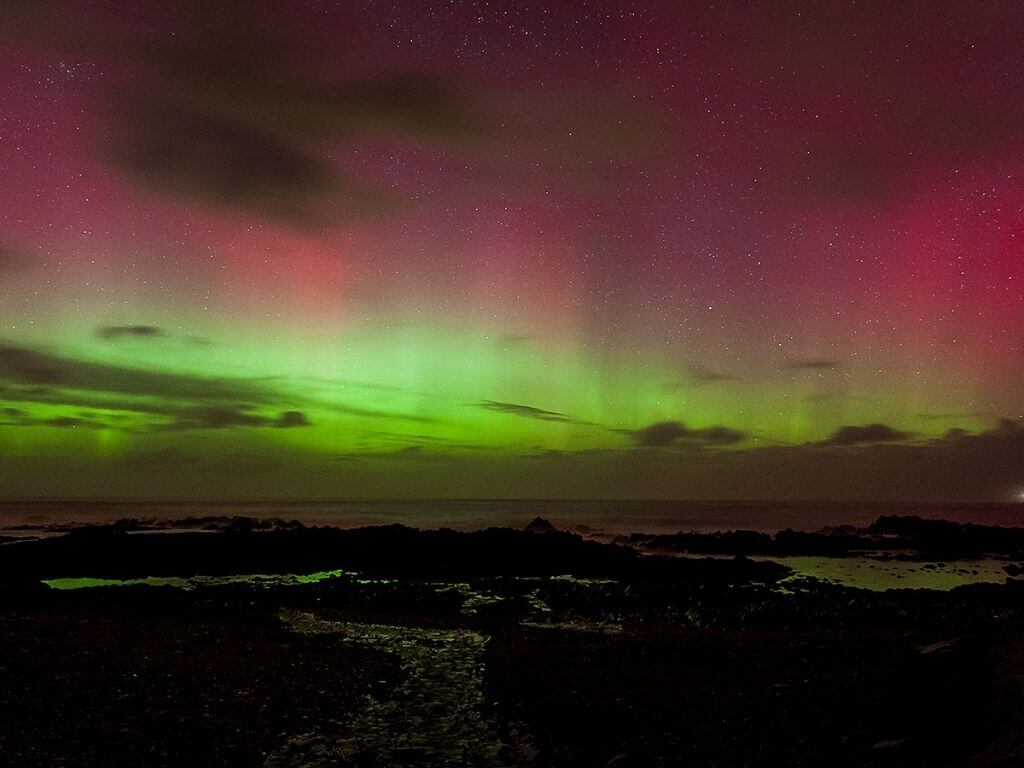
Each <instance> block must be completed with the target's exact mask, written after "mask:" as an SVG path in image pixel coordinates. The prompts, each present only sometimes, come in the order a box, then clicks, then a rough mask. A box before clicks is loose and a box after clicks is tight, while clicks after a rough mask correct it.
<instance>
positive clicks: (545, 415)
mask: <svg viewBox="0 0 1024 768" xmlns="http://www.w3.org/2000/svg"><path fill="white" fill-rule="evenodd" d="M477 407H479V408H486V409H487V410H489V411H497V412H499V413H510V414H512V415H514V416H522V417H524V418H527V419H537V420H538V421H562V422H571V421H572V419H571V418H569V417H568V416H566V415H565V414H564V413H558V412H557V411H545V410H544V409H543V408H534V407H533V406H532V405H518V404H516V403H500V402H496V401H494V400H484V401H482V402H480V403H477Z"/></svg>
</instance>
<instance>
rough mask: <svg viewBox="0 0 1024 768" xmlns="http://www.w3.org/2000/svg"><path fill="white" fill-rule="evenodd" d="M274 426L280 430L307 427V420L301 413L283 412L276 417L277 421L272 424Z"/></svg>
mask: <svg viewBox="0 0 1024 768" xmlns="http://www.w3.org/2000/svg"><path fill="white" fill-rule="evenodd" d="M274 426H275V427H280V428H282V429H288V428H291V427H308V426H309V419H308V418H307V417H306V414H304V413H303V412H302V411H285V412H284V413H282V414H281V415H280V416H279V417H278V419H277V421H276V422H274Z"/></svg>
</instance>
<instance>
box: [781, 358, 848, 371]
mask: <svg viewBox="0 0 1024 768" xmlns="http://www.w3.org/2000/svg"><path fill="white" fill-rule="evenodd" d="M840 365H841V363H840V362H839V361H838V360H826V359H823V358H810V359H807V360H789V361H787V362H785V363H783V365H782V367H783V368H787V369H789V370H791V371H831V370H834V369H836V368H839V367H840Z"/></svg>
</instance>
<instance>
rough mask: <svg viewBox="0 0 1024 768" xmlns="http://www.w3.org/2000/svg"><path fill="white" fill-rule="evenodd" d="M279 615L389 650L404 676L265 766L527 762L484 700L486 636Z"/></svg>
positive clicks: (296, 627)
mask: <svg viewBox="0 0 1024 768" xmlns="http://www.w3.org/2000/svg"><path fill="white" fill-rule="evenodd" d="M281 618H282V620H283V621H284V623H285V625H286V626H288V627H289V629H291V630H292V631H293V632H297V633H299V634H302V635H326V636H329V637H330V639H332V640H334V641H336V642H338V643H344V644H348V645H353V646H357V647H367V648H372V649H374V650H377V651H380V652H382V653H387V654H390V655H393V656H394V657H395V658H396V660H397V662H398V664H399V665H400V667H401V669H402V671H403V673H404V675H405V677H404V679H403V680H402V682H401V683H400V684H399V685H398V686H397V687H396V688H395V689H394V691H392V692H391V693H390V694H389V695H387V694H386V695H381V694H379V693H377V694H371V695H368V696H367V698H366V701H365V702H364V704H363V706H362V707H361V709H360V712H359V714H358V715H357V716H356V717H354V718H351V719H349V720H347V721H345V722H339V721H334V722H330V723H321V724H318V725H317V727H316V728H315V729H314V730H312V731H309V732H306V733H301V734H297V735H295V736H292V737H291V738H289V740H288V742H287V743H286V744H285V745H284V746H282V747H281V748H279V749H278V750H276V751H275V752H274V754H272V755H271V756H270V757H269V758H268V759H267V761H266V762H265V763H264V766H265V767H266V768H298V767H299V766H311V767H314V768H315V767H316V766H346V765H353V766H355V765H374V766H405V765H410V766H411V765H420V766H428V767H430V768H435V767H436V768H442V767H443V768H448V767H449V766H450V767H451V768H455V766H480V767H481V768H492V767H493V768H496V767H497V766H513V765H528V764H529V763H530V762H531V760H532V758H533V751H532V750H530V749H529V748H528V747H527V746H526V745H525V743H524V742H523V741H522V738H521V737H520V738H519V739H514V738H513V739H509V740H508V741H505V740H503V738H502V736H501V735H499V732H498V728H497V724H496V723H495V721H494V718H493V716H492V715H491V714H490V713H489V712H488V711H487V707H486V706H485V697H484V678H483V660H482V656H483V650H484V646H485V644H486V643H487V640H488V638H487V637H486V636H485V635H482V634H480V633H478V632H474V631H472V630H466V629H432V628H424V627H401V626H393V625H386V624H365V623H358V622H349V621H327V620H324V619H321V618H318V617H317V616H315V615H314V614H311V613H306V612H297V611H288V612H285V613H283V614H282V616H281ZM506 732H507V733H512V734H513V735H514V734H515V732H514V730H513V731H506Z"/></svg>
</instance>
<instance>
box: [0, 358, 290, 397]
mask: <svg viewBox="0 0 1024 768" xmlns="http://www.w3.org/2000/svg"><path fill="white" fill-rule="evenodd" d="M0 381H7V382H14V383H17V384H23V385H39V386H43V387H61V388H64V389H75V390H88V391H92V392H107V393H118V394H127V395H137V396H144V397H163V398H180V399H191V400H225V399H227V400H234V401H236V402H237V401H259V402H266V401H268V400H270V399H271V398H270V395H269V393H268V392H267V391H266V390H264V389H262V388H260V387H259V386H257V385H255V384H253V383H251V382H248V381H245V380H232V379H219V378H212V377H203V376H189V375H182V374H173V373H163V372H156V371H148V370H145V369H142V368H130V367H127V366H120V365H110V364H106V363H93V362H88V361H84V360H75V359H73V358H66V357H60V356H57V355H51V354H48V353H45V352H37V351H34V350H30V349H27V348H24V347H13V346H3V345H0Z"/></svg>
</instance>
